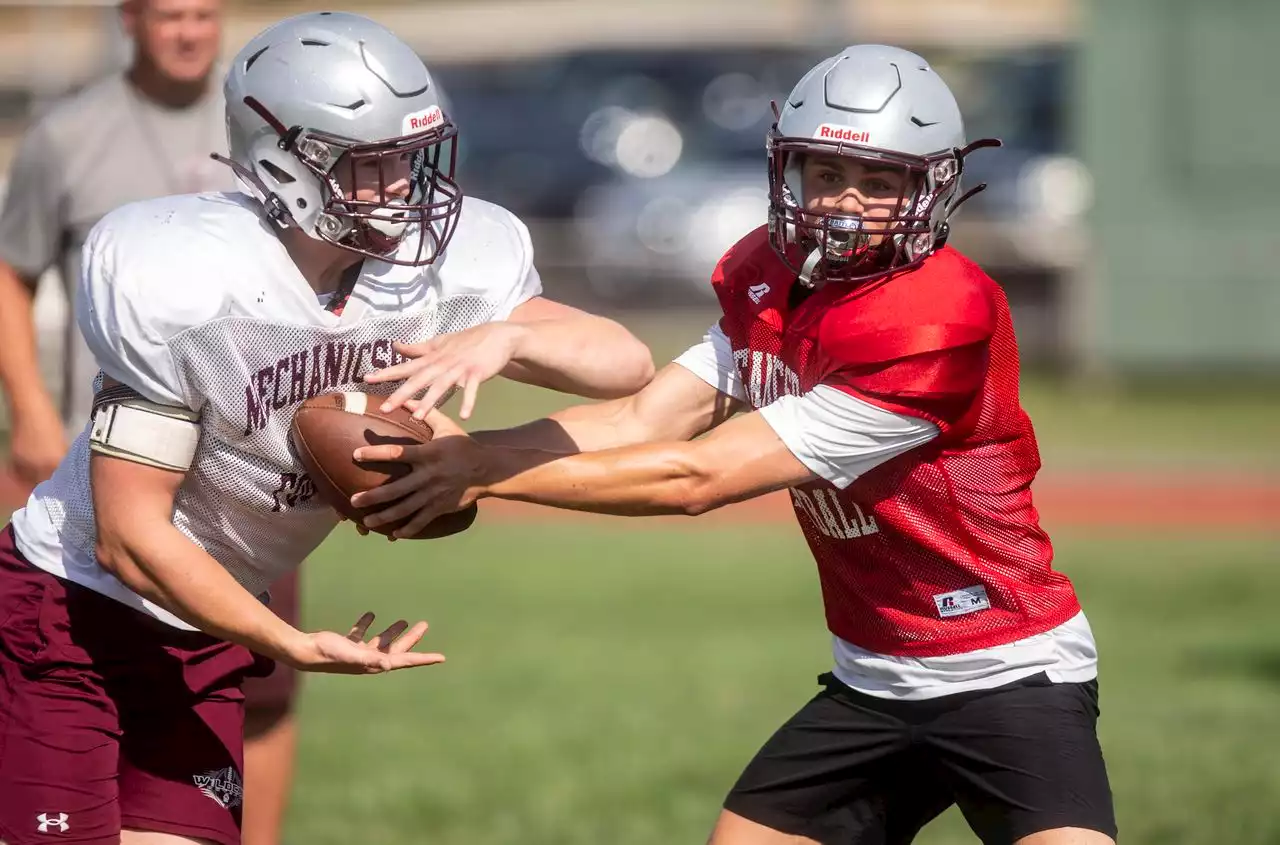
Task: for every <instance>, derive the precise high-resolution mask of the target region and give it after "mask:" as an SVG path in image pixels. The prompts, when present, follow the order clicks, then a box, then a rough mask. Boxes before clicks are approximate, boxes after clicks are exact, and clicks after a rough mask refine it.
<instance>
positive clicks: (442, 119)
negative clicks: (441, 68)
mask: <svg viewBox="0 0 1280 845" xmlns="http://www.w3.org/2000/svg"><path fill="white" fill-rule="evenodd" d="M225 92H226V102H227V138H228V142H229V145H230V152H231V157H230V160H228V159H221V158H220V160H221V161H222V162H223V163H225V164H229V165H231V166H232V167H233V168H234V169H235V171H236V173H237V174H238V175H239V176H240V179H241V181H242V182H243V183H245V185H246V187H247V188H248V189H249V190H250V191H251V192H252V193H253V194H254V195H256V196H257V197H258V199H260V200H261V201H262V202H263V205H264V207H265V208H266V210H267V213H268V215H269V216H270V217H271V218H272V219H273V220H275V221H276V222H277V223H278V224H280V225H282V226H296V227H297V228H298V229H300V230H301V231H302V232H304V233H306V234H307V235H309V236H311V237H313V238H316V239H318V240H322V241H326V242H328V243H331V244H334V245H335V246H339V247H341V248H343V249H347V250H350V251H352V252H356V253H359V254H360V255H365V256H371V257H374V258H378V259H381V260H384V261H390V262H392V263H396V264H408V265H415V266H417V265H423V264H430V263H431V262H432V261H434V260H435V259H436V258H437V256H439V255H440V253H441V252H442V251H443V250H444V248H445V246H446V245H447V244H448V242H449V239H450V237H451V236H452V234H453V230H454V227H455V226H456V224H457V220H458V213H459V211H460V210H461V207H462V191H461V190H460V189H459V187H458V185H457V183H456V182H455V181H454V179H453V174H454V165H455V163H456V146H455V144H456V136H457V129H456V127H455V126H454V125H453V124H452V123H451V122H450V121H449V119H448V117H447V116H446V115H445V113H444V111H443V109H442V108H441V103H440V97H439V92H438V89H437V86H436V83H435V81H434V80H433V79H432V78H431V74H430V73H428V71H427V68H426V67H425V65H423V63H422V60H421V59H420V58H419V57H418V56H417V54H416V53H414V51H413V50H412V49H411V48H410V47H409V46H408V45H407V44H405V43H404V42H403V41H401V40H400V39H399V38H397V37H396V36H395V35H394V34H393V33H392V32H391V31H389V30H388V29H386V28H385V27H383V26H381V25H380V24H377V23H375V22H373V21H371V20H369V19H368V18H364V17H361V16H359V15H352V14H347V13H343V12H313V13H309V14H304V15H299V16H297V17H292V18H288V19H286V20H284V21H281V22H280V23H277V24H275V25H274V26H272V27H270V28H268V29H266V30H265V31H263V32H262V33H261V34H259V35H258V36H257V37H255V38H254V39H253V40H251V41H250V42H249V43H248V44H247V45H246V46H245V47H244V49H243V50H241V51H240V53H239V55H237V56H236V57H235V60H234V61H233V62H232V65H231V70H230V72H229V73H228V74H227V78H226V85H225ZM375 166H376V168H377V170H376V171H373V170H371V169H370V168H373V167H375ZM357 171H359V172H360V173H361V174H362V176H363V179H364V184H369V183H371V181H372V180H371V179H370V174H373V173H375V172H376V184H377V185H378V190H377V192H376V194H377V196H376V197H375V198H374V199H373V200H368V199H365V200H357V199H354V198H352V197H351V196H349V195H348V192H346V191H344V189H343V187H342V185H341V184H340V180H341V177H343V176H346V177H349V178H348V181H347V184H348V185H354V184H356V182H357V178H356V174H357ZM406 183H407V189H406V187H405V185H406ZM415 237H416V238H417V244H416V248H415V249H413V250H401V249H400V247H401V244H402V242H403V241H404V240H405V239H406V238H415Z"/></svg>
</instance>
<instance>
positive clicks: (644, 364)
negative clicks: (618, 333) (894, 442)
mask: <svg viewBox="0 0 1280 845" xmlns="http://www.w3.org/2000/svg"><path fill="white" fill-rule="evenodd" d="M619 328H620V329H621V326H619ZM622 332H623V335H624V339H623V340H622V341H621V342H620V343H619V344H618V346H617V348H616V353H615V355H614V356H613V359H614V365H613V368H612V369H613V372H612V374H611V377H610V378H609V380H608V384H607V385H604V386H603V389H602V390H601V391H600V395H598V396H596V397H594V398H596V399H621V398H623V397H626V396H632V395H634V394H636V393H639V392H640V391H641V390H643V389H644V388H645V386H646V385H648V384H649V382H651V381H653V377H654V375H655V373H656V372H657V369H656V368H655V367H654V365H653V353H652V352H650V351H649V347H648V346H645V345H644V344H643V343H641V342H640V340H639V339H638V338H636V337H635V336H634V335H632V334H631V333H630V332H628V331H627V330H626V329H622Z"/></svg>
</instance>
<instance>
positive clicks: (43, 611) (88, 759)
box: [0, 526, 270, 845]
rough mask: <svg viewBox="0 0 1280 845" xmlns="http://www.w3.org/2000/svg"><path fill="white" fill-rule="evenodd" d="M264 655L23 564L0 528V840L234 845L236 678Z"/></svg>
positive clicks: (239, 699)
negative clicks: (159, 836) (127, 831)
mask: <svg viewBox="0 0 1280 845" xmlns="http://www.w3.org/2000/svg"><path fill="white" fill-rule="evenodd" d="M269 663H270V661H263V660H255V658H254V656H253V655H252V653H251V652H249V651H248V650H247V649H245V648H242V647H240V646H236V645H232V644H231V643H227V642H223V641H221V640H217V639H214V638H213V637H210V636H208V635H206V634H203V633H200V632H195V631H180V630H178V629H175V628H172V627H170V626H168V625H165V624H164V623H162V622H159V621H157V620H155V619H153V618H151V617H149V616H146V615H144V614H142V613H140V612H138V611H136V610H134V609H132V608H129V607H126V606H125V605H123V604H121V603H119V602H117V601H115V600H114V599H109V598H106V597H105V596H102V595H100V594H98V593H95V592H93V591H92V590H89V589H86V588H84V587H80V586H78V585H76V584H73V583H71V582H69V581H64V580H62V579H59V578H56V577H54V576H52V575H50V574H48V573H47V572H44V571H42V570H40V569H36V568H35V567H34V566H31V565H30V564H29V563H27V561H26V560H25V559H24V558H23V557H22V554H21V553H20V552H19V551H18V549H17V548H16V547H15V545H14V539H13V528H12V527H11V526H10V527H6V528H5V529H4V531H3V533H0V840H2V841H4V842H7V843H8V845H29V844H30V845H35V843H48V842H51V841H59V842H67V843H77V845H88V844H89V843H93V845H99V843H101V845H107V843H112V845H114V844H115V843H118V842H119V841H120V840H119V836H120V829H121V828H122V827H124V828H132V829H137V830H154V831H160V832H163V833H173V834H177V835H182V836H187V837H192V838H203V839H208V840H212V841H213V842H217V843H224V845H239V842H240V811H241V801H242V793H241V783H242V779H241V771H242V768H243V738H242V731H243V729H244V695H243V694H242V692H241V690H240V686H241V682H242V681H243V680H244V678H245V676H246V675H248V674H252V673H262V672H264V671H265V670H266V669H267V668H269V666H268V665H267V664H269Z"/></svg>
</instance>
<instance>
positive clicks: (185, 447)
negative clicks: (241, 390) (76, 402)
mask: <svg viewBox="0 0 1280 845" xmlns="http://www.w3.org/2000/svg"><path fill="white" fill-rule="evenodd" d="M199 419H200V415H199V414H197V413H196V412H195V411H191V410H189V409H187V408H175V407H174V406H172V405H161V404H159V403H157V402H151V401H149V400H147V399H143V398H142V397H141V396H137V395H134V396H129V397H127V398H124V399H121V400H120V401H116V402H104V403H102V404H100V405H98V407H96V408H95V409H94V411H93V428H92V429H90V431H89V448H90V449H91V450H93V451H94V452H97V453H98V454H101V455H111V456H112V457H115V458H123V459H124V460H126V461H133V462H135V463H139V464H146V465H148V466H153V467H159V468H160V469H167V470H173V471H175V472H186V471H187V470H189V469H191V463H192V460H193V459H194V458H195V454H196V446H197V444H199V442H200V423H199Z"/></svg>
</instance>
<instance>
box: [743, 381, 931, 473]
mask: <svg viewBox="0 0 1280 845" xmlns="http://www.w3.org/2000/svg"><path fill="white" fill-rule="evenodd" d="M760 415H761V416H762V417H763V418H764V420H765V422H767V423H769V425H770V426H771V427H772V428H773V430H774V431H775V432H777V434H778V437H779V438H780V439H781V440H782V442H783V443H785V444H786V446H787V448H788V449H790V450H791V452H792V454H794V455H795V456H796V459H797V460H799V461H800V463H802V464H804V465H805V466H806V467H808V468H809V470H811V471H812V472H813V473H814V474H815V475H817V476H819V477H821V478H825V479H826V480H827V481H830V482H831V483H832V484H834V485H835V486H836V487H839V488H841V489H843V488H845V487H848V486H849V485H850V484H852V483H853V482H854V480H855V479H856V478H857V477H858V476H860V475H864V474H866V473H867V472H869V471H870V470H872V469H874V468H875V467H877V466H879V465H880V464H882V463H884V462H885V461H887V460H889V459H890V458H894V457H897V456H898V455H901V454H902V453H903V452H906V451H907V450H909V449H914V448H915V447H917V446H920V445H923V444H925V443H928V442H929V441H930V440H932V439H933V438H935V437H937V436H938V427H937V426H936V425H934V424H933V423H931V422H928V421H927V420H922V419H918V418H916V417H911V416H907V415H905V414H895V413H894V412H892V411H886V410H885V409H884V408H880V407H877V406H875V405H872V404H871V403H869V402H865V401H863V400H861V399H859V398H857V397H856V396H852V395H850V394H848V393H846V392H844V391H843V390H839V389H837V388H834V387H830V386H829V385H825V384H820V385H818V386H817V387H815V388H814V389H813V390H811V391H809V392H808V393H806V394H804V395H803V396H784V397H782V398H781V399H778V400H777V401H776V402H773V403H771V404H769V405H767V406H765V407H764V408H761V409H760Z"/></svg>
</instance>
